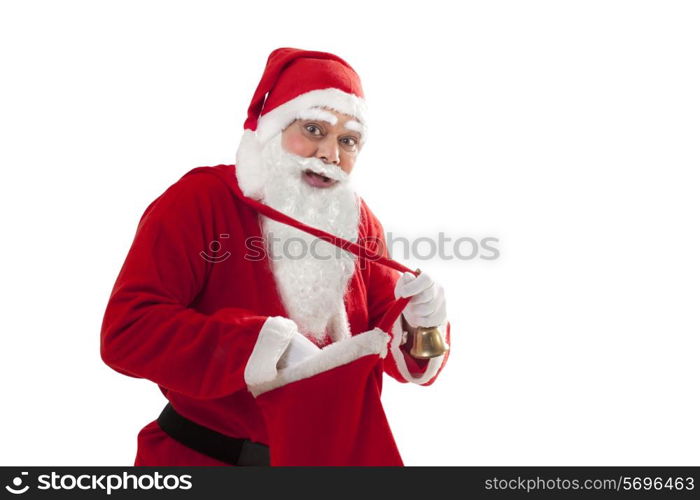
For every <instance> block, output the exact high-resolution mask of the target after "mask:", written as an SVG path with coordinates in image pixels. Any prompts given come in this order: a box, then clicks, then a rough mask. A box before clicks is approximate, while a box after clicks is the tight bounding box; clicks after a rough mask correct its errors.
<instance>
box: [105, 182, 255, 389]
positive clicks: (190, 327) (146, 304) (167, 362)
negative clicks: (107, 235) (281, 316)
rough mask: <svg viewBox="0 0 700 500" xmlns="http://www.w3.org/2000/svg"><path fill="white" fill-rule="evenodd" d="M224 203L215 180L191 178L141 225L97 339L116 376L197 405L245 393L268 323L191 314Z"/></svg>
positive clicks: (231, 312) (222, 313) (248, 316)
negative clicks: (156, 386) (200, 400)
mask: <svg viewBox="0 0 700 500" xmlns="http://www.w3.org/2000/svg"><path fill="white" fill-rule="evenodd" d="M223 196H227V193H226V191H225V189H222V184H221V181H219V180H218V179H216V178H215V177H214V176H210V175H186V176H184V177H183V178H181V179H180V180H179V181H178V182H176V183H175V184H173V185H172V186H170V188H168V189H167V190H166V191H165V192H164V193H163V194H162V195H161V196H160V197H158V198H157V199H156V200H155V201H154V202H153V203H151V205H149V207H148V208H147V209H146V211H145V212H144V214H143V216H142V217H141V220H140V222H139V225H138V228H137V231H136V236H135V238H134V241H133V243H132V245H131V248H130V250H129V252H128V255H127V257H126V260H125V262H124V264H123V266H122V268H121V271H120V273H119V275H118V277H117V280H116V283H115V285H114V288H113V290H112V293H111V296H110V298H109V301H108V304H107V308H106V311H105V315H104V319H103V323H102V329H101V335H100V340H101V342H100V353H101V356H102V359H103V360H104V362H105V363H106V364H107V365H109V366H110V367H112V368H113V369H115V370H116V371H118V372H119V373H122V374H125V375H129V376H132V377H138V378H145V379H148V380H151V381H153V382H155V383H157V384H159V385H160V386H162V387H165V388H166V389H168V390H173V391H176V392H179V393H182V394H185V395H187V396H190V397H192V398H218V397H222V396H225V395H228V394H231V393H233V392H235V391H238V390H239V389H242V388H244V387H246V385H245V382H244V378H243V372H244V368H245V364H246V362H247V360H248V358H249V356H250V353H251V351H252V349H253V346H254V344H255V341H256V340H257V336H258V333H259V331H260V329H261V327H262V325H263V323H264V322H265V320H266V319H267V317H266V316H260V315H256V314H255V313H254V312H252V311H248V310H243V309H237V308H232V307H229V308H223V309H219V310H218V311H216V312H214V313H213V314H203V313H201V312H199V311H197V310H195V309H193V308H191V307H190V305H191V304H192V303H193V302H194V301H195V299H196V297H197V296H198V294H199V293H200V291H201V290H202V287H203V286H204V284H205V283H206V280H207V275H208V273H209V272H210V270H211V266H212V264H211V263H209V262H207V261H205V260H204V259H202V258H201V257H200V255H199V251H200V250H205V249H207V248H208V246H207V245H208V243H209V242H210V241H212V240H214V239H216V238H215V237H214V232H213V226H214V223H213V219H214V215H212V214H214V213H216V208H215V206H216V204H217V201H218V202H221V197H223ZM235 236H236V235H232V237H235Z"/></svg>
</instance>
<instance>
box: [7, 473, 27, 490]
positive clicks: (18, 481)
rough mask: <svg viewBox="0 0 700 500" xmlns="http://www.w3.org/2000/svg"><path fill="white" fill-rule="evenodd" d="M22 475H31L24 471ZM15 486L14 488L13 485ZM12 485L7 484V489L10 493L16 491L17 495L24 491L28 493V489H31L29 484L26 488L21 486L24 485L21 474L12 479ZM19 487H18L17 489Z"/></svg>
mask: <svg viewBox="0 0 700 500" xmlns="http://www.w3.org/2000/svg"><path fill="white" fill-rule="evenodd" d="M21 475H22V476H27V475H29V472H22V473H21ZM12 486H14V488H13V487H12ZM12 486H5V489H6V490H7V491H9V492H10V493H14V494H15V495H21V494H22V493H26V491H27V490H28V489H29V485H28V484H27V485H25V486H24V488H21V486H22V478H21V477H20V476H17V477H15V478H14V479H13V480H12ZM15 488H17V489H15Z"/></svg>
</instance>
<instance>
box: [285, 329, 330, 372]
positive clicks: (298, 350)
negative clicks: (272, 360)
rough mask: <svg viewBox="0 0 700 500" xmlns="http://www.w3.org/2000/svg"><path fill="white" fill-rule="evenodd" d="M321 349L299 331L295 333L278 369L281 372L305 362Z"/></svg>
mask: <svg viewBox="0 0 700 500" xmlns="http://www.w3.org/2000/svg"><path fill="white" fill-rule="evenodd" d="M320 351H321V348H320V347H318V346H317V345H316V344H314V343H313V342H311V341H310V340H309V339H308V338H306V337H305V336H304V335H303V334H302V333H300V332H299V331H296V332H294V335H293V336H292V340H291V341H290V342H289V345H288V346H287V350H286V351H284V354H282V357H281V358H280V359H279V361H278V362H277V369H278V370H281V369H282V368H286V367H288V366H292V365H296V364H297V363H300V362H302V361H304V360H305V359H306V358H308V357H311V356H313V355H314V354H318V353H319V352H320Z"/></svg>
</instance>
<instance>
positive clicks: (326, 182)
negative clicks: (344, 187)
mask: <svg viewBox="0 0 700 500" xmlns="http://www.w3.org/2000/svg"><path fill="white" fill-rule="evenodd" d="M303 176H304V180H305V181H306V183H307V184H309V185H311V186H314V187H329V186H332V185H333V184H335V183H336V182H337V181H336V180H335V179H331V178H330V177H326V176H325V175H321V174H317V173H316V172H314V171H312V170H311V169H306V170H304V174H303Z"/></svg>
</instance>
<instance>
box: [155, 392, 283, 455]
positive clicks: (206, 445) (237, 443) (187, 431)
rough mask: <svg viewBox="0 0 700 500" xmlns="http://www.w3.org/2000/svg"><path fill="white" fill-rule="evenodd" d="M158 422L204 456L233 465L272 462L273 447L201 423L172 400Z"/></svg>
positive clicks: (170, 433)
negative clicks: (174, 404) (232, 435)
mask: <svg viewBox="0 0 700 500" xmlns="http://www.w3.org/2000/svg"><path fill="white" fill-rule="evenodd" d="M158 425H159V426H160V428H161V429H163V431H164V432H165V433H166V434H168V435H169V436H170V437H171V438H173V439H174V440H176V441H178V442H179V443H181V444H184V445H185V446H187V447H188V448H192V449H193V450H196V451H198V452H200V453H203V454H204V455H207V456H209V457H211V458H215V459H216V460H219V461H220V462H224V463H227V464H231V465H239V466H240V465H259V466H260V465H270V448H269V447H267V446H266V445H264V444H261V443H255V442H253V441H250V440H249V439H237V438H233V437H231V436H227V435H225V434H221V433H220V432H216V431H214V430H212V429H209V428H207V427H204V426H202V425H199V424H198V423H196V422H193V421H192V420H190V419H188V418H185V417H183V416H182V415H180V414H179V413H177V412H176V411H175V409H174V408H173V407H172V405H171V404H170V403H168V404H167V405H165V408H163V411H162V412H161V414H160V416H159V417H158Z"/></svg>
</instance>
